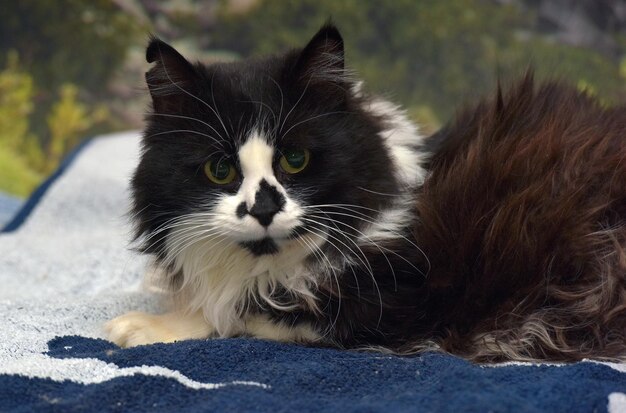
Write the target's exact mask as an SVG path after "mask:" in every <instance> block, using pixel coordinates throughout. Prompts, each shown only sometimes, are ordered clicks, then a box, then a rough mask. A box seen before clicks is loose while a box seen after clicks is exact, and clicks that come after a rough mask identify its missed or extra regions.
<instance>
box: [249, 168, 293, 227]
mask: <svg viewBox="0 0 626 413" xmlns="http://www.w3.org/2000/svg"><path fill="white" fill-rule="evenodd" d="M284 205H285V197H284V196H283V195H282V194H281V193H280V192H278V189H276V187H275V186H272V185H270V184H269V183H268V182H267V181H266V180H265V179H263V180H262V181H261V184H260V185H259V190H258V191H257V192H256V194H255V197H254V205H253V206H252V208H250V210H249V211H248V213H249V214H250V215H252V216H253V217H255V218H256V219H257V221H259V224H261V225H263V226H264V227H267V226H269V225H270V224H271V223H272V220H273V219H274V215H276V214H277V213H279V212H280V211H281V210H282V209H283V206H284Z"/></svg>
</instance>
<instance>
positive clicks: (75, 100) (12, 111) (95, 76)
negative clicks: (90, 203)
mask: <svg viewBox="0 0 626 413" xmlns="http://www.w3.org/2000/svg"><path fill="white" fill-rule="evenodd" d="M135 33H136V25H135V24H134V23H133V19H132V18H131V17H130V16H127V15H126V14H124V13H122V12H121V11H120V9H119V8H118V7H117V6H115V4H114V3H112V2H111V1H108V0H96V1H89V2H85V1H82V0H63V1H37V0H20V1H11V2H4V3H3V4H2V7H1V8H0V70H2V72H1V73H0V190H5V191H8V192H11V193H13V194H16V195H23V196H25V195H28V194H29V193H30V191H32V189H33V188H34V187H35V186H36V185H37V184H38V183H39V181H40V180H41V178H42V177H43V176H45V175H46V174H48V173H49V172H51V171H52V170H54V169H55V168H56V166H57V165H58V163H59V161H60V160H61V159H62V157H63V156H64V154H66V153H67V152H68V151H69V150H71V149H72V147H73V146H74V145H76V144H77V143H78V139H79V138H83V137H84V136H85V135H86V134H87V133H89V132H93V127H94V126H102V127H104V128H106V129H109V127H107V126H105V125H107V124H109V123H111V122H109V114H108V111H106V110H103V109H102V108H103V104H104V102H106V100H107V98H108V95H107V88H106V84H107V82H108V80H109V79H110V78H111V76H112V75H113V74H114V72H115V70H117V68H118V67H119V66H120V65H121V64H122V63H123V62H124V59H125V57H126V50H127V47H128V41H129V39H130V38H131V37H132V36H133V35H134V34H135Z"/></svg>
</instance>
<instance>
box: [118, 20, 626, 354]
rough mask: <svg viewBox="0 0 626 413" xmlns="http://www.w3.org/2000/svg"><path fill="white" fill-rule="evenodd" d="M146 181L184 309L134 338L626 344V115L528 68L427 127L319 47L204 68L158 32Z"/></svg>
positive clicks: (149, 218)
mask: <svg viewBox="0 0 626 413" xmlns="http://www.w3.org/2000/svg"><path fill="white" fill-rule="evenodd" d="M148 61H150V62H154V63H155V66H154V67H153V68H152V69H151V70H150V72H148V74H147V81H148V84H149V87H150V91H151V94H152V97H153V107H154V112H153V113H152V114H150V115H149V116H148V126H147V129H146V132H145V135H144V153H143V156H142V161H141V164H140V165H139V167H138V169H137V172H136V174H135V177H134V179H133V191H134V200H135V204H134V212H135V216H136V219H137V223H138V236H139V237H143V238H144V250H145V251H146V252H148V253H152V254H155V256H156V262H157V265H158V266H160V268H161V269H162V272H163V274H164V277H163V278H164V279H166V280H167V281H168V287H169V288H170V290H171V292H172V295H173V296H174V303H175V304H174V305H175V311H174V312H173V313H169V314H165V315H162V316H152V315H148V314H141V313H130V314H127V315H124V316H121V317H118V318H117V319H115V320H113V321H111V322H110V323H109V325H108V329H109V331H110V337H111V338H112V339H113V340H114V341H115V342H117V343H118V344H120V345H137V344H147V343H151V342H157V341H174V340H180V339H186V338H204V337H228V336H236V335H251V336H255V337H261V338H269V339H275V340H281V341H297V342H303V343H311V344H316V345H333V346H340V347H346V348H364V347H370V348H371V347H378V348H386V349H390V350H391V351H395V352H400V353H407V352H414V351H419V350H421V349H424V348H436V347H438V348H441V349H443V350H446V351H450V352H452V353H455V354H459V355H462V356H465V357H468V358H471V359H474V360H483V361H496V360H505V359H551V360H576V359H580V358H583V357H600V358H623V357H626V341H625V340H626V338H625V336H626V222H625V221H626V137H625V136H626V109H624V108H621V109H602V108H600V107H599V106H598V105H597V103H596V102H594V101H593V100H592V99H590V98H587V97H585V96H583V95H581V94H579V93H577V92H575V91H572V90H570V89H568V88H566V87H562V86H559V85H556V84H550V85H545V86H541V87H540V88H539V89H538V90H536V89H535V86H534V85H533V82H532V79H531V77H530V76H527V77H526V79H524V80H523V81H522V82H520V83H519V85H517V86H516V88H514V89H513V90H512V91H510V92H509V93H507V94H505V95H504V96H501V94H500V93H498V96H497V97H496V99H494V101H485V102H483V103H481V104H480V105H478V106H477V107H476V108H474V109H472V110H468V111H466V112H464V113H463V114H461V115H460V116H459V118H458V120H457V121H456V122H455V123H453V124H451V125H450V126H448V127H446V128H444V129H443V130H442V131H440V132H439V133H438V134H436V135H435V136H433V137H430V138H428V139H423V138H422V137H421V136H420V135H419V134H418V132H417V130H416V129H415V128H414V127H413V126H412V124H411V123H410V122H409V121H408V120H407V119H406V117H405V116H404V114H403V113H402V112H401V111H399V110H398V109H397V108H395V107H394V106H392V105H391V104H389V103H387V102H385V101H381V100H377V99H376V98H372V97H369V96H367V95H366V94H364V93H363V92H362V91H361V90H360V84H359V83H358V82H355V81H353V80H352V79H350V78H349V77H348V76H346V72H345V69H344V67H343V43H342V40H341V37H340V35H339V33H338V32H337V31H336V29H334V28H333V27H331V26H327V27H325V28H323V29H322V30H321V31H320V32H319V33H318V34H317V35H316V36H315V37H314V38H313V39H312V40H311V42H310V43H309V44H308V45H307V47H306V48H304V49H303V50H296V51H292V52H289V53H287V54H286V55H282V56H274V57H268V58H266V59H261V60H254V61H244V62H240V63H232V64H220V65H212V66H209V67H205V66H202V65H195V66H193V65H190V64H189V63H187V61H186V60H184V58H182V56H180V55H178V53H177V52H176V51H174V50H173V49H171V48H170V47H169V46H167V45H165V44H164V43H162V42H159V41H156V40H155V41H153V42H152V43H151V45H150V47H149V48H148Z"/></svg>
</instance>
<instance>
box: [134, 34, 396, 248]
mask: <svg viewBox="0 0 626 413" xmlns="http://www.w3.org/2000/svg"><path fill="white" fill-rule="evenodd" d="M147 58H148V61H149V62H151V63H154V66H153V67H152V68H151V70H150V71H149V72H148V73H147V74H146V79H147V82H148V85H149V88H150V92H151V95H152V99H153V111H152V112H151V113H150V114H149V115H148V117H147V127H146V131H145V134H144V141H143V143H144V152H143V155H142V159H141V163H140V165H139V167H138V169H137V171H136V173H135V176H134V178H133V194H134V201H135V204H134V212H135V216H136V217H137V222H138V231H139V235H143V236H145V237H146V244H145V248H146V250H148V251H149V252H156V253H157V254H161V255H164V254H165V253H164V250H165V249H166V248H169V253H170V254H171V253H172V249H174V250H176V248H180V249H182V248H184V247H185V245H188V244H191V243H193V242H196V241H198V240H200V239H210V238H212V237H213V238H215V239H219V243H221V244H222V246H223V247H225V248H226V247H227V246H228V247H230V246H232V245H237V246H239V247H240V248H241V249H242V250H245V251H248V252H249V253H251V254H253V255H255V256H264V255H272V254H277V253H279V252H280V251H281V250H282V249H285V248H289V246H290V245H293V244H294V243H301V244H302V243H303V242H304V243H307V242H308V243H310V242H311V239H316V240H317V241H315V244H318V246H319V244H321V243H323V242H328V243H330V244H333V245H334V247H335V249H336V250H342V249H343V250H344V251H343V253H347V252H348V251H350V250H351V249H352V250H353V249H354V247H352V248H351V246H352V245H351V244H350V243H351V242H353V241H350V239H354V238H356V237H358V236H359V233H361V232H362V230H363V228H364V226H366V225H371V224H368V222H370V223H371V220H372V219H373V218H374V217H376V216H377V214H378V212H379V211H380V210H381V209H383V208H385V207H386V206H388V205H389V204H390V202H391V201H392V200H393V195H394V194H396V193H397V192H398V191H399V183H398V173H397V172H398V171H397V169H398V166H397V165H396V163H397V162H396V161H397V160H396V159H394V157H393V155H392V154H390V148H389V143H388V142H385V139H384V138H383V137H382V136H381V133H382V132H383V131H384V130H385V129H386V125H385V123H386V120H385V119H384V118H383V117H382V116H379V115H377V114H376V113H374V112H373V111H371V110H367V109H366V106H367V105H368V103H367V102H366V101H365V100H364V98H363V97H361V96H360V92H358V91H357V90H356V89H357V88H356V86H355V84H354V83H353V82H352V81H350V80H349V79H348V77H347V76H346V73H345V69H344V63H343V42H342V39H341V37H340V35H339V33H338V32H337V31H336V29H334V28H332V27H325V28H323V29H322V30H320V32H319V33H318V34H317V35H316V36H315V37H314V38H313V39H312V40H311V42H310V43H309V44H308V45H307V46H306V47H305V48H304V49H301V50H294V51H291V52H288V53H286V54H284V55H280V56H272V57H268V58H265V59H259V60H244V61H241V62H235V63H226V64H214V65H210V66H204V65H200V64H196V65H192V64H190V63H188V62H187V60H185V59H184V58H183V57H182V56H181V55H180V54H178V52H176V51H175V50H174V49H172V48H171V47H170V46H168V45H166V44H165V43H163V42H160V41H158V40H154V41H153V42H152V43H151V44H150V47H149V48H148V51H147ZM305 236H308V237H309V238H308V239H309V240H308V241H306V240H302V238H303V237H305ZM168 244H169V246H168ZM172 245H174V247H172ZM304 246H305V247H308V248H309V249H310V248H311V245H308V246H307V245H304ZM215 248H217V245H215ZM340 252H341V251H340Z"/></svg>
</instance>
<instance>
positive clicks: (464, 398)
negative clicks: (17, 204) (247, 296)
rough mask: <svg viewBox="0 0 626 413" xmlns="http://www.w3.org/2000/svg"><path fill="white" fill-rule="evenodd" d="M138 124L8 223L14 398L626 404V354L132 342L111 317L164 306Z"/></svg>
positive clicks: (130, 406) (509, 408)
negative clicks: (142, 244)
mask: <svg viewBox="0 0 626 413" xmlns="http://www.w3.org/2000/svg"><path fill="white" fill-rule="evenodd" d="M138 156H139V140H138V134H137V133H134V132H131V133H121V134H115V135H110V136H105V137H99V138H95V139H92V140H90V141H89V142H88V143H87V144H85V145H83V146H81V147H79V148H78V149H77V150H76V151H75V153H74V154H72V155H71V156H70V157H69V158H68V159H67V160H66V162H65V163H64V164H63V165H62V166H61V167H60V168H59V170H58V171H57V172H56V173H55V174H53V176H51V177H50V179H48V181H46V182H45V183H44V184H43V185H42V186H41V187H40V188H39V189H38V190H37V191H36V192H35V193H34V194H33V196H32V197H31V198H30V199H29V200H28V201H27V202H26V203H25V205H24V206H23V207H22V209H21V211H20V212H19V213H18V214H17V216H16V217H15V218H14V219H13V220H12V221H11V222H10V223H9V224H8V225H7V226H6V227H5V230H4V232H3V233H1V234H0V314H2V316H1V317H0V411H2V412H31V411H37V412H47V411H50V412H56V411H58V412H74V411H76V412H96V411H97V412H102V411H105V412H108V411H133V412H144V411H145V412H147V411H150V412H155V411H157V412H158V411H164V412H171V411H181V412H224V411H232V412H293V411H298V412H302V413H304V412H422V411H424V412H559V411H561V412H610V413H617V412H626V365H621V364H611V363H598V362H594V361H584V362H580V363H574V364H566V365H547V364H544V365H531V364H515V363H507V364H503V365H498V366H481V365H474V364H471V363H469V362H467V361H465V360H462V359H459V358H457V357H453V356H450V355H446V354H438V353H425V354H420V355H417V356H413V357H396V356H391V355H386V354H379V353H365V352H353V351H340V350H334V349H321V348H309V347H304V346H298V345H291V344H282V343H275V342H269V341H263V340H256V339H249V338H234V339H207V340H189V341H182V342H177V343H172V344H155V345H149V346H140V347H136V348H131V349H120V348H118V347H117V346H115V345H114V344H112V343H110V342H108V341H107V340H106V338H105V335H104V333H103V331H102V325H103V324H104V322H105V321H107V320H108V319H110V318H112V317H114V316H117V315H119V314H122V313H124V312H126V311H130V310H140V311H153V312H159V311H162V309H161V308H160V305H159V301H158V299H157V298H156V297H155V296H154V295H152V294H150V293H149V292H145V291H143V289H142V285H141V280H142V275H143V272H144V268H145V266H146V264H147V263H146V258H145V257H142V256H140V255H138V254H136V253H134V252H132V249H130V248H129V247H128V246H129V239H130V235H131V234H130V225H129V222H128V217H127V211H128V209H129V193H128V180H129V177H130V174H131V173H132V169H133V167H134V165H136V163H137V160H138Z"/></svg>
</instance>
